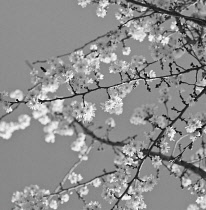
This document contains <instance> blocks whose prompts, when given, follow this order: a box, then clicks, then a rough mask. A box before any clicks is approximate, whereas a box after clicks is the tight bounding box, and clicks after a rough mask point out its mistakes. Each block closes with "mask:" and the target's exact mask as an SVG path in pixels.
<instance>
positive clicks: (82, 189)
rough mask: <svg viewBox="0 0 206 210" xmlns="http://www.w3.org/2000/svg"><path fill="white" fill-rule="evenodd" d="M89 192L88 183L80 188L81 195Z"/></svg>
mask: <svg viewBox="0 0 206 210" xmlns="http://www.w3.org/2000/svg"><path fill="white" fill-rule="evenodd" d="M88 193H89V188H88V187H87V185H85V186H84V187H81V188H80V189H79V195H80V196H81V197H83V196H85V195H87V194H88Z"/></svg>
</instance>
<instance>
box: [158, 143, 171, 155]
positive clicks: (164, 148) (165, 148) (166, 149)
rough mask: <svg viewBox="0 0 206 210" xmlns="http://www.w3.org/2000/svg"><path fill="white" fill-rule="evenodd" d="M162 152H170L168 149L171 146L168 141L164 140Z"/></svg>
mask: <svg viewBox="0 0 206 210" xmlns="http://www.w3.org/2000/svg"><path fill="white" fill-rule="evenodd" d="M160 147H161V152H162V154H165V153H168V151H169V150H170V146H168V142H165V141H164V142H162V143H161V146H160Z"/></svg>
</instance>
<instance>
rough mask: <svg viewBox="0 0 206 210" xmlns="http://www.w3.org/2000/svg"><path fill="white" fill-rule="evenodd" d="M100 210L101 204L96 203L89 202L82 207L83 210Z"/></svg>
mask: <svg viewBox="0 0 206 210" xmlns="http://www.w3.org/2000/svg"><path fill="white" fill-rule="evenodd" d="M100 208H101V204H100V203H99V202H98V201H90V202H89V203H87V204H86V205H85V206H84V207H83V210H97V209H100Z"/></svg>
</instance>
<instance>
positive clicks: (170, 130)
mask: <svg viewBox="0 0 206 210" xmlns="http://www.w3.org/2000/svg"><path fill="white" fill-rule="evenodd" d="M166 134H167V136H168V137H169V138H170V141H175V140H174V137H175V134H176V131H175V129H174V128H173V127H167V129H166Z"/></svg>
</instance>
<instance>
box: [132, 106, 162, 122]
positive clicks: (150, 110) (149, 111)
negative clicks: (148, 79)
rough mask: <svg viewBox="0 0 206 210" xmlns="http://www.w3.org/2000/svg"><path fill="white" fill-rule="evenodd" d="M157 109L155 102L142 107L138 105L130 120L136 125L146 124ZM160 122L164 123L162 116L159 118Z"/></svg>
mask: <svg viewBox="0 0 206 210" xmlns="http://www.w3.org/2000/svg"><path fill="white" fill-rule="evenodd" d="M156 111H157V106H155V104H145V105H142V107H137V108H136V109H135V110H134V113H133V114H132V116H131V118H130V122H131V123H132V124H135V125H139V124H142V125H145V124H146V120H149V119H151V118H152V117H153V116H154V115H155V113H156ZM158 123H161V125H162V118H158Z"/></svg>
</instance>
